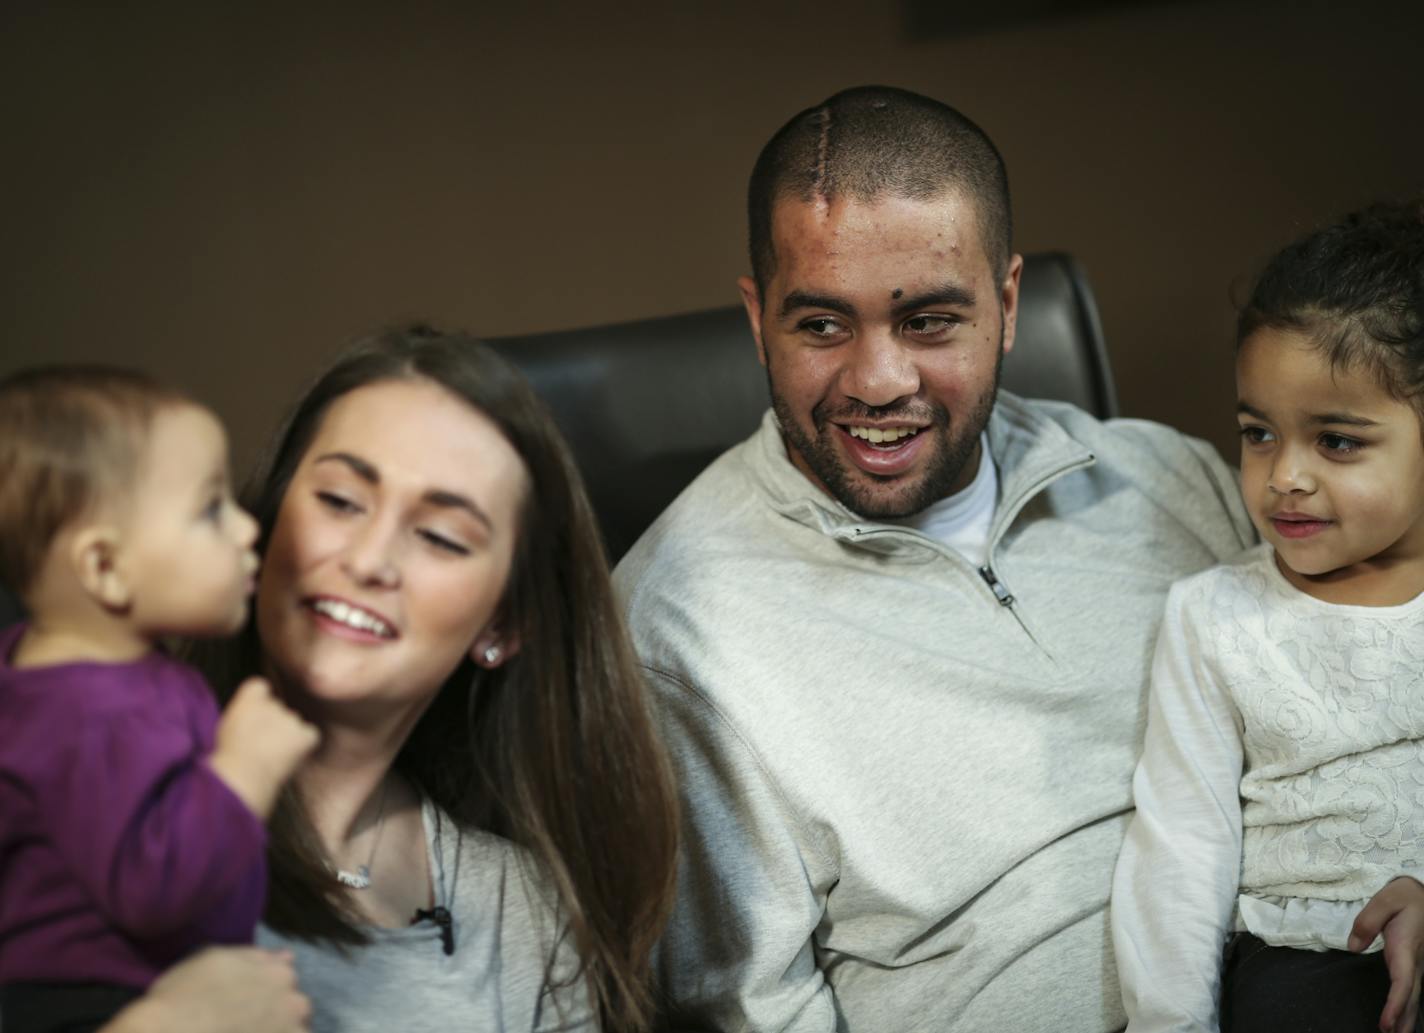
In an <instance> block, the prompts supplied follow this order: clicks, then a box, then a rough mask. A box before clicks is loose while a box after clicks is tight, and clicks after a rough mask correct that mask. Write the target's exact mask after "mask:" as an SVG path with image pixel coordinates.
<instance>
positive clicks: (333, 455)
mask: <svg viewBox="0 0 1424 1033" xmlns="http://www.w3.org/2000/svg"><path fill="white" fill-rule="evenodd" d="M333 462H334V463H344V464H345V465H347V466H349V467H350V468H351V472H352V473H354V474H355V475H356V476H357V477H359V478H361V479H362V480H363V481H367V482H369V483H371V484H380V483H381V472H380V471H379V470H377V469H376V468H375V467H374V466H372V465H371V464H370V463H368V462H366V460H364V459H362V458H361V457H360V456H353V455H352V454H351V453H350V452H327V453H324V454H323V455H319V456H317V457H316V458H315V459H313V460H312V464H313V465H315V464H317V463H333Z"/></svg>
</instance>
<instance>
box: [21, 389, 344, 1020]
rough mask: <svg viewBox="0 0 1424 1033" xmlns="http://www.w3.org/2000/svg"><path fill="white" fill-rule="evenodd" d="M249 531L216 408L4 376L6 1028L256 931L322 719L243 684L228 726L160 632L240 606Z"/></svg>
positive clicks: (182, 629) (227, 621)
mask: <svg viewBox="0 0 1424 1033" xmlns="http://www.w3.org/2000/svg"><path fill="white" fill-rule="evenodd" d="M256 534H257V525H256V523H255V522H254V521H253V519H252V518H251V517H250V516H248V515H247V513H245V512H243V510H241V509H240V508H238V506H237V505H236V503H235V502H234V501H233V498H232V493H231V490H230V486H229V481H228V472H227V442H226V437H225V435H224V433H223V429H222V427H221V425H220V424H219V423H218V421H217V419H216V418H214V416H213V415H212V413H210V412H209V411H208V410H206V409H204V408H203V407H201V406H199V405H197V404H195V403H194V402H192V401H191V400H189V399H187V398H185V397H184V396H182V395H180V394H178V393H176V392H174V391H172V390H170V389H168V388H166V387H164V386H162V385H160V384H158V383H155V382H153V381H151V380H149V379H148V378H146V377H144V376H142V375H140V374H137V373H132V372H125V371H122V370H115V369H107V368H92V367H91V368H81V367H74V368H58V367H56V368H46V369H36V370H30V371H26V372H22V373H18V374H16V375H13V376H11V377H9V378H7V379H5V380H4V381H0V582H3V583H5V584H6V585H8V586H9V587H10V588H12V589H13V590H14V591H16V592H17V593H18V594H19V596H20V597H21V599H22V600H23V601H24V603H25V607H26V609H27V610H28V612H29V619H28V622H27V623H23V624H19V625H15V626H12V627H10V628H6V629H4V630H0V1016H3V1017H2V1018H0V1023H3V1027H4V1029H5V1033H24V1031H27V1030H46V1029H55V1028H63V1029H66V1030H69V1029H94V1028H97V1027H98V1026H100V1025H102V1024H103V1022H104V1021H106V1020H107V1018H109V1017H110V1016H112V1015H113V1014H114V1013H115V1012H117V1011H118V1010H119V1009H120V1008H121V1007H122V1006H123V1005H124V1004H125V1003H127V1002H128V1001H129V1000H130V999H132V998H133V997H136V996H137V995H138V994H139V993H141V992H142V990H143V989H144V988H145V987H146V986H147V985H148V984H149V983H150V982H152V980H153V979H154V978H155V977H156V976H157V975H158V974H159V973H160V972H161V971H162V970H163V969H164V968H165V967H167V966H168V965H169V964H171V963H172V962H174V961H176V960H177V959H179V958H181V957H183V956H184V955H185V954H187V953H189V952H190V951H192V950H193V949H195V948H196V947H198V946H200V945H203V944H209V943H243V942H248V941H250V940H251V938H252V935H253V931H254V929H255V927H256V924H257V921H258V918H259V917H260V915H261V912H262V907H263V902H264V896H265V892H266V863H265V859H264V851H265V840H266V834H265V829H264V825H263V822H264V821H265V819H266V818H267V816H268V815H269V814H270V812H271V810H272V806H273V804H274V802H275V799H276V796H277V793H278V792H279V790H280V789H281V787H282V785H283V783H284V782H285V781H286V779H287V778H288V776H290V775H291V774H292V772H293V771H294V770H295V769H296V767H297V765H298V764H299V763H300V762H301V761H302V759H303V758H304V757H305V756H306V755H307V754H308V753H309V752H310V751H311V750H312V749H314V748H315V746H316V742H317V733H316V731H315V730H314V729H313V728H312V727H311V726H310V725H308V724H306V723H305V722H304V721H302V720H301V719H300V718H298V717H297V716H296V715H295V714H293V713H292V712H291V711H289V710H288V709H287V708H286V707H285V706H283V705H282V704H281V703H279V702H278V701H277V700H276V699H274V698H273V696H272V694H271V691H270V688H269V687H268V685H267V683H266V682H265V681H263V680H262V679H260V678H253V679H251V680H249V681H248V682H246V683H245V684H244V685H243V686H242V687H241V689H240V690H239V692H238V693H237V695H236V696H235V697H234V699H233V701H232V703H231V704H230V706H229V707H228V709H227V712H226V713H225V714H224V715H223V716H222V717H221V719H219V715H218V710H217V706H216V704H215V703H214V700H213V696H212V694H211V692H210V691H209V689H208V687H207V685H206V684H204V682H203V681H202V679H201V678H200V677H199V676H198V675H197V674H196V673H195V672H193V671H192V670H191V669H190V668H188V667H186V666H184V665H182V664H179V663H177V662H176V661H174V660H172V659H170V658H169V657H168V656H167V655H166V654H165V652H164V651H163V649H162V647H161V645H160V643H161V642H162V640H163V639H164V638H166V637H168V636H221V635H229V634H232V633H233V632H235V631H237V630H238V628H239V627H241V625H242V624H243V622H244V620H245V619H246V614H247V599H248V596H249V595H250V594H251V592H252V589H253V578H254V575H255V573H256V568H257V558H256V554H255V553H254V552H253V549H252V546H253V543H254V540H255V538H256Z"/></svg>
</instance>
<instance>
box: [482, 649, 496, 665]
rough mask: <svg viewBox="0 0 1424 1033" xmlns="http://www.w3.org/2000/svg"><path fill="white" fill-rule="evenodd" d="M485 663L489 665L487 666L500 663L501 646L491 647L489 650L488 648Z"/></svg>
mask: <svg viewBox="0 0 1424 1033" xmlns="http://www.w3.org/2000/svg"><path fill="white" fill-rule="evenodd" d="M485 663H487V664H497V663H499V646H490V647H489V648H487V649H486V650H485Z"/></svg>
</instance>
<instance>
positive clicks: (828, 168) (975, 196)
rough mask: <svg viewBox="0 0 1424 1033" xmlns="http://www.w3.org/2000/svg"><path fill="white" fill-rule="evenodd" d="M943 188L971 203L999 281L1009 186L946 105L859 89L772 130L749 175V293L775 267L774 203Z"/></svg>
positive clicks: (991, 152)
mask: <svg viewBox="0 0 1424 1033" xmlns="http://www.w3.org/2000/svg"><path fill="white" fill-rule="evenodd" d="M951 190H953V191H959V192H961V193H963V194H964V195H965V196H966V197H967V198H968V199H970V200H971V201H972V203H973V206H974V209H975V211H976V212H977V213H978V216H979V235H980V238H981V239H982V240H983V242H984V251H985V254H986V255H987V256H988V259H989V265H990V267H991V268H992V269H993V271H994V276H995V278H996V279H998V280H1002V279H1003V278H1004V276H1005V275H1006V273H1007V270H1008V265H1009V256H1010V247H1011V239H1012V235H1013V216H1012V213H1011V211H1010V208H1009V180H1008V175H1007V173H1006V172H1005V171H1004V160H1003V158H1001V157H1000V156H999V152H998V149H997V148H995V147H994V144H993V142H992V141H990V139H989V138H988V137H987V136H986V135H985V134H984V131H983V130H982V129H980V128H979V127H978V126H977V125H975V124H974V123H973V122H971V121H970V120H969V119H967V118H965V117H964V116H963V115H961V114H960V113H959V112H958V111H955V110H954V109H953V108H951V107H949V106H948V105H947V104H941V103H940V102H939V101H937V100H931V99H930V98H929V97H922V96H920V95H919V94H917V93H910V92H909V91H908V90H898V89H895V88H893V87H890V86H857V87H855V88H853V89H849V90H843V91H842V92H840V93H837V94H836V95H835V96H833V97H830V98H828V99H827V100H825V101H823V102H822V103H820V104H818V105H817V106H816V107H814V108H807V109H806V110H805V111H803V112H801V113H800V114H799V115H796V116H795V117H794V118H792V119H791V121H790V122H787V123H786V125H784V126H782V127H781V129H780V130H778V132H777V133H776V135H775V136H773V137H772V138H771V142H769V143H768V144H767V145H766V147H764V148H763V149H762V152H761V155H760V157H758V158H757V163H756V167H755V168H753V169H752V178H751V183H750V186H749V189H748V191H747V215H748V220H749V223H750V243H751V259H752V275H753V276H754V277H755V279H756V283H757V290H758V291H764V290H765V289H766V284H767V281H768V280H770V278H771V276H772V274H773V272H774V271H775V268H776V253H775V250H774V248H773V246H772V239H771V216H772V210H773V208H774V207H775V205H776V203H777V202H778V201H781V200H785V199H791V200H795V201H799V202H802V203H807V204H809V203H811V202H813V201H825V202H830V201H833V200H835V199H837V198H849V199H852V200H855V201H859V202H862V203H864V202H871V201H875V200H877V199H879V198H881V197H886V196H895V197H906V198H911V199H914V200H928V199H930V198H933V197H937V196H939V195H941V194H943V193H945V192H946V191H951Z"/></svg>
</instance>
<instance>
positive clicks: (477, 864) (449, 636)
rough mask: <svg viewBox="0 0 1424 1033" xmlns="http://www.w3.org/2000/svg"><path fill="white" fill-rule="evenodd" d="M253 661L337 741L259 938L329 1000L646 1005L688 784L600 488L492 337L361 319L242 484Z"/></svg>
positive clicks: (629, 1017) (623, 1014) (293, 802)
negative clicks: (608, 553) (351, 343)
mask: <svg viewBox="0 0 1424 1033" xmlns="http://www.w3.org/2000/svg"><path fill="white" fill-rule="evenodd" d="M246 502H247V507H248V509H249V510H250V511H251V512H252V513H253V514H254V515H255V516H256V517H257V518H258V520H259V522H260V523H261V526H262V536H261V538H260V540H259V549H260V550H261V551H262V553H263V554H264V559H263V569H262V572H261V575H260V579H259V585H258V592H257V600H256V607H255V609H256V619H255V621H254V622H253V623H252V625H251V626H250V627H249V630H248V632H247V634H246V636H245V639H244V640H243V643H242V644H240V645H239V647H238V652H237V655H232V654H231V653H229V655H226V656H225V657H218V656H206V657H205V656H200V657H199V658H198V659H199V661H200V663H205V666H207V667H208V670H209V674H210V675H211V676H212V678H213V682H214V684H217V685H236V683H237V680H238V677H239V676H240V675H243V674H247V673H250V672H251V671H252V670H254V669H257V670H260V671H262V672H263V673H265V674H266V675H268V676H269V677H270V678H271V679H272V681H273V683H274V685H275V686H276V687H277V689H278V691H279V692H280V693H281V695H282V696H283V697H284V698H285V699H286V700H287V702H288V703H289V704H290V705H292V706H293V707H295V708H296V709H298V710H299V711H300V712H302V713H303V714H304V715H305V716H306V717H307V718H308V719H309V720H311V721H312V722H314V723H315V724H317V726H318V727H319V728H320V729H321V731H322V745H321V746H320V747H319V748H318V751H317V753H316V754H315V755H314V756H313V758H312V759H311V760H310V761H309V762H308V763H307V764H306V766H305V767H304V768H303V769H302V771H301V772H300V773H299V774H298V775H297V776H296V778H295V779H294V782H293V789H292V790H291V791H289V792H288V793H287V795H286V797H285V798H284V799H283V801H282V802H281V804H280V805H279V807H278V810H277V813H276V814H275V815H274V817H273V820H272V823H271V834H270V835H271V839H270V844H269V857H270V862H271V885H270V887H269V891H268V907H267V916H266V926H265V929H264V931H263V933H262V935H261V936H260V937H259V943H262V944H263V945H267V946H281V947H287V948H290V949H291V950H292V952H293V953H294V955H295V958H296V967H297V974H298V978H299V980H300V984H301V988H302V990H303V992H305V993H306V994H307V995H308V996H309V997H310V998H311V1000H312V1005H313V1012H314V1015H313V1028H314V1029H316V1030H318V1031H321V1030H356V1029H371V1030H378V1029H379V1030H386V1029H397V1028H407V1027H416V1026H429V1027H432V1028H448V1029H472V1030H473V1029H481V1030H483V1029H572V1028H592V1027H595V1026H598V1025H601V1026H603V1027H604V1028H608V1029H619V1030H621V1029H627V1030H638V1029H644V1028H646V1027H647V1026H648V1024H649V1023H650V1021H651V1016H652V1001H651V994H650V988H649V968H648V954H649V951H650V950H651V947H652V944H653V942H654V941H655V939H656V937H657V934H658V932H659V931H660V929H661V926H662V923H663V921H664V918H665V916H666V913H667V910H668V907H669V904H670V899H671V892H672V887H673V878H674V866H675V855H676V804H675V797H674V795H673V792H672V789H671V785H670V780H669V776H668V773H667V767H666V762H665V759H664V757H663V755H662V752H661V749H660V748H659V746H658V744H657V741H656V738H655V735H654V732H653V730H652V727H651V724H650V721H649V718H648V716H647V713H646V711H645V708H644V701H643V696H642V686H641V681H640V678H639V675H638V669H637V665H636V660H635V658H634V656H633V655H632V652H631V648H630V647H629V645H628V643H627V640H626V637H625V634H624V631H623V627H622V624H621V620H620V618H619V616H618V613H617V610H616V608H615V603H614V600H613V596H612V590H611V586H610V583H609V578H608V571H607V565H606V562H605V560H604V557H603V552H602V547H601V544H600V541H599V537H598V531H597V527H596V524H595V521H594V517H593V514H592V511H591V509H590V507H589V505H588V502H587V500H586V498H585V496H584V493H583V491H582V488H581V487H580V482H579V478H578V475H577V471H576V470H575V468H574V466H573V462H572V460H571V458H570V456H569V453H568V450H567V448H566V447H565V445H564V444H563V442H562V440H561V439H560V437H559V436H558V434H557V432H556V431H555V429H554V427H553V423H552V421H551V419H550V417H549V416H548V413H547V412H546V410H545V409H544V408H543V406H542V405H541V404H540V403H539V402H538V401H537V399H536V398H535V397H534V395H533V393H532V391H531V390H530V389H529V387H528V386H527V384H526V383H525V382H524V381H523V380H522V378H520V377H519V375H518V374H517V373H515V372H514V371H513V370H512V369H511V368H510V367H509V366H508V365H506V364H505V363H504V362H503V361H502V360H500V359H499V358H498V357H496V356H495V355H494V354H493V353H492V352H491V351H489V350H488V349H487V348H485V347H484V346H483V345H480V344H479V343H477V342H476V341H474V340H472V339H469V338H466V337H461V336H453V335H451V336H445V335H440V334H436V333H434V332H433V331H429V330H424V329H412V330H409V331H406V332H401V333H393V334H389V335H386V336H384V337H381V338H379V339H377V340H374V341H371V342H368V343H367V344H365V345H363V346H361V347H358V348H357V349H356V350H355V351H354V352H353V353H351V354H350V355H348V356H347V357H345V358H343V359H341V360H340V361H338V362H337V364H336V365H335V366H334V367H332V369H330V370H329V371H328V372H327V373H326V374H325V375H324V376H323V377H321V379H320V380H318V382H317V383H316V385H315V386H314V387H313V388H312V389H311V390H310V391H309V392H308V393H307V395H306V397H305V398H304V400H303V401H302V402H301V403H300V404H299V405H298V407H297V409H296V412H295V414H294V415H293V416H292V418H291V420H290V422H289V423H288V425H287V427H286V428H285V430H284V431H283V432H282V434H281V437H280V440H279V443H278V445H277V447H276V450H275V453H274V454H273V455H272V456H271V458H270V460H269V462H268V463H267V464H266V467H265V469H264V470H263V471H261V472H259V475H258V476H257V477H256V479H255V480H254V490H252V491H249V493H248V498H247V499H246Z"/></svg>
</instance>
